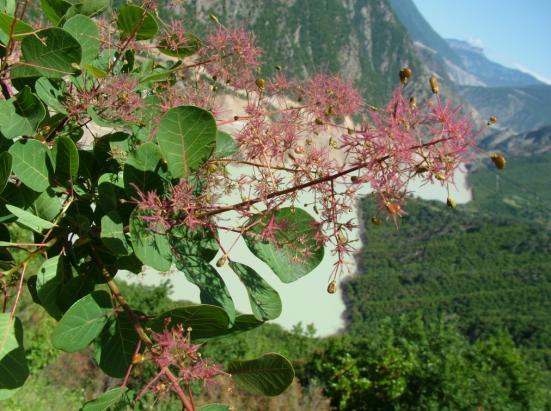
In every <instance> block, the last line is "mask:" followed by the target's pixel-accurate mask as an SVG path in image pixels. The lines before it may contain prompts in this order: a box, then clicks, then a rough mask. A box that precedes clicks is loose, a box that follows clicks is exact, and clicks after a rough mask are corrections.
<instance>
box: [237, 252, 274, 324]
mask: <svg viewBox="0 0 551 411" xmlns="http://www.w3.org/2000/svg"><path fill="white" fill-rule="evenodd" d="M229 265H230V267H231V269H232V270H233V271H234V272H235V273H236V274H237V275H238V276H239V279H240V280H241V282H242V283H243V285H244V286H245V288H246V289H247V294H248V295H249V301H250V303H251V308H252V310H253V314H254V316H255V317H256V318H257V319H258V320H260V321H266V320H273V319H274V318H277V317H279V315H280V314H281V298H280V297H279V294H278V293H277V291H276V290H274V289H273V288H272V287H271V286H270V284H268V283H267V282H266V281H265V280H264V279H263V278H262V277H261V276H260V275H258V273H257V272H256V271H254V270H253V269H252V268H251V267H249V266H247V265H245V264H240V263H236V262H233V261H231V262H230V263H229Z"/></svg>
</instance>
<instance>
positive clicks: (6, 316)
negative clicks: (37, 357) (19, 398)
mask: <svg viewBox="0 0 551 411" xmlns="http://www.w3.org/2000/svg"><path fill="white" fill-rule="evenodd" d="M10 317H11V316H10V313H0V400H5V399H7V398H9V397H11V396H12V395H13V394H15V392H16V391H17V390H18V389H19V388H21V387H22V386H23V384H24V383H25V381H26V380H27V377H28V376H29V368H28V366H27V359H26V358H25V349H24V348H23V327H22V326H21V321H20V320H19V318H17V317H15V318H10Z"/></svg>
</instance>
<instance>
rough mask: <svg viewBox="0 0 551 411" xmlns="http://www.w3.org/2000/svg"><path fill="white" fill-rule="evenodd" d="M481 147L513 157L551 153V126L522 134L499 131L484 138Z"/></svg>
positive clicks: (508, 130) (507, 130) (509, 130)
mask: <svg viewBox="0 0 551 411" xmlns="http://www.w3.org/2000/svg"><path fill="white" fill-rule="evenodd" d="M479 146H480V147H482V148H484V149H486V150H488V151H499V152H502V153H506V154H508V155H513V156H526V155H534V154H543V153H551V126H546V127H542V128H539V129H537V130H532V131H528V132H525V133H520V134H519V133H516V132H515V131H513V130H511V129H506V130H502V131H498V132H497V133H494V134H491V135H489V136H487V137H484V138H483V139H482V140H481V141H480V142H479Z"/></svg>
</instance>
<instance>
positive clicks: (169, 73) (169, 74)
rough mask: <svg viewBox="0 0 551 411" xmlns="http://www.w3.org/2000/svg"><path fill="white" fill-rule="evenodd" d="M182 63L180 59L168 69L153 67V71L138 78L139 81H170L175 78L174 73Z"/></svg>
mask: <svg viewBox="0 0 551 411" xmlns="http://www.w3.org/2000/svg"><path fill="white" fill-rule="evenodd" d="M181 65H182V62H181V61H177V62H176V63H175V64H174V65H173V66H172V67H170V68H169V69H163V68H160V67H159V68H155V69H154V70H153V73H151V74H149V75H147V76H145V77H142V78H141V79H140V83H142V84H144V83H149V82H157V81H170V80H175V76H174V73H175V72H176V71H177V70H178V67H180V66H181Z"/></svg>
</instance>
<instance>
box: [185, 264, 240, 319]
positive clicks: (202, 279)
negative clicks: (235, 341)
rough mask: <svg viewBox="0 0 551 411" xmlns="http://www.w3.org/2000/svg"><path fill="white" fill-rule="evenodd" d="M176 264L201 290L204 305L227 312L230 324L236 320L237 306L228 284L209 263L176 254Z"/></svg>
mask: <svg viewBox="0 0 551 411" xmlns="http://www.w3.org/2000/svg"><path fill="white" fill-rule="evenodd" d="M174 262H175V264H176V267H177V268H178V270H180V271H182V272H183V273H184V274H185V276H186V278H187V279H188V281H190V282H192V283H193V284H195V285H196V286H197V287H199V289H200V291H201V292H200V297H201V303H202V304H211V305H217V306H219V307H222V308H223V309H224V310H226V313H227V314H228V317H229V318H230V322H232V323H233V321H234V320H235V306H234V304H233V301H232V298H231V296H230V292H229V291H228V288H227V287H226V283H224V280H223V279H222V277H221V276H220V274H218V271H216V270H215V269H214V267H213V266H211V265H210V264H209V263H208V262H207V261H205V260H204V259H203V258H201V257H196V256H192V255H181V254H179V253H175V254H174Z"/></svg>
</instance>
